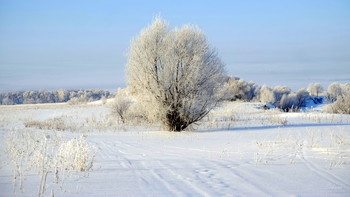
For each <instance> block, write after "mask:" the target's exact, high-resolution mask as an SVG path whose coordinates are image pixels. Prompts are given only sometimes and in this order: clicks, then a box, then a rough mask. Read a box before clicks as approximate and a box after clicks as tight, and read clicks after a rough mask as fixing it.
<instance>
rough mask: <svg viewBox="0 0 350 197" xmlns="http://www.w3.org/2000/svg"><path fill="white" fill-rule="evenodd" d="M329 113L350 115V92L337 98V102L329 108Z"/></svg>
mask: <svg viewBox="0 0 350 197" xmlns="http://www.w3.org/2000/svg"><path fill="white" fill-rule="evenodd" d="M327 111H328V112H331V113H338V114H350V91H348V92H345V93H344V94H343V95H340V96H338V97H337V100H336V101H335V102H334V103H332V104H330V105H329V106H328V108H327Z"/></svg>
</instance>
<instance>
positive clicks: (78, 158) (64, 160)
mask: <svg viewBox="0 0 350 197" xmlns="http://www.w3.org/2000/svg"><path fill="white" fill-rule="evenodd" d="M95 151H96V148H95V147H94V146H91V145H89V144H88V143H87V141H86V139H85V138H83V137H82V136H81V137H79V138H74V139H71V140H69V141H67V142H64V143H62V144H61V145H60V146H59V148H58V151H57V154H56V161H57V163H58V167H59V168H62V170H63V171H64V170H67V171H78V172H79V171H80V172H85V171H88V170H90V169H91V168H92V165H93V161H94V157H95Z"/></svg>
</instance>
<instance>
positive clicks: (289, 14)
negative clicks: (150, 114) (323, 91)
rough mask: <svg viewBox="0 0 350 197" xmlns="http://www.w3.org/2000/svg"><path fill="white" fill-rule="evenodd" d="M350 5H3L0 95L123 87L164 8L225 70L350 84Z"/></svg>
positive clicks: (260, 77)
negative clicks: (135, 51)
mask: <svg viewBox="0 0 350 197" xmlns="http://www.w3.org/2000/svg"><path fill="white" fill-rule="evenodd" d="M349 10H350V2H349V1H345V0H344V1H342V0H335V1H317V3H315V1H311V0H306V1H302V0H297V1H290V2H280V1H263V2H262V1H249V3H248V2H243V1H231V2H225V1H215V2H211V1H192V2H187V1H176V2H163V1H148V2H147V3H140V2H138V1H102V2H98V3H96V2H94V1H74V2H71V1H57V2H56V1H55V2H48V1H30V2H29V1H28V2H27V1H7V2H5V1H1V2H0V19H1V20H0V91H11V90H37V89H60V88H63V89H88V88H100V89H109V90H112V89H117V88H118V87H125V86H126V84H125V76H124V75H125V73H124V67H125V64H126V56H125V54H126V52H127V50H128V47H129V43H130V40H131V39H132V38H133V37H134V36H136V35H137V34H138V33H139V32H140V31H141V29H142V28H144V27H146V26H147V25H148V24H149V23H150V22H151V21H152V18H153V17H154V16H155V15H156V14H160V15H161V16H162V17H163V18H164V19H165V20H167V21H168V22H169V23H170V26H172V27H178V26H181V25H183V24H194V25H197V26H198V27H199V28H200V29H202V30H203V32H204V33H205V34H206V35H207V38H208V40H209V42H210V43H211V44H212V46H213V47H214V48H216V49H217V50H218V52H219V56H220V57H221V58H222V60H223V62H224V63H225V64H226V70H227V71H228V74H229V75H234V76H238V77H241V78H242V79H244V80H246V81H254V82H256V83H257V84H258V85H268V86H271V87H273V86H276V85H286V86H289V87H291V88H292V89H294V90H296V89H299V88H302V87H307V85H308V84H309V83H311V82H320V83H321V84H322V85H323V86H324V87H325V88H326V86H327V85H328V84H330V83H331V82H342V83H344V82H350V12H348V11H349Z"/></svg>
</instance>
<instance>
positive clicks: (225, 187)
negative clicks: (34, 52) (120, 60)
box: [0, 102, 350, 196]
mask: <svg viewBox="0 0 350 197" xmlns="http://www.w3.org/2000/svg"><path fill="white" fill-rule="evenodd" d="M260 106H261V103H241V102H234V103H231V102H228V103H224V104H223V105H221V106H219V107H218V108H217V109H215V110H214V111H212V112H211V113H210V114H209V115H208V117H206V118H204V119H203V120H202V121H201V122H199V123H198V124H197V125H194V126H193V127H192V128H191V129H189V130H188V131H184V132H181V133H177V132H167V131H159V128H157V127H139V126H131V125H119V124H118V122H117V121H116V119H114V118H116V117H111V116H110V114H109V113H110V110H109V109H108V107H107V106H106V105H103V104H102V102H101V103H99V102H95V103H93V104H85V105H73V106H72V105H67V104H45V105H18V106H0V140H1V144H0V153H1V154H0V196H14V195H16V196H38V191H39V194H40V193H41V194H40V195H44V196H49V195H50V193H51V192H53V193H54V195H55V196H348V195H349V194H350V116H349V115H342V114H328V113H324V112H323V110H322V109H312V110H305V112H293V113H283V112H281V111H279V110H278V109H272V110H263V109H261V107H260ZM35 147H36V148H35ZM44 147H46V148H45V149H43V148H44ZM43 150H45V152H43ZM78 150H79V151H78ZM11 151H12V152H11ZM16 151H17V152H16ZM39 153H40V154H39ZM43 153H46V154H43ZM58 158H61V159H58ZM34 161H35V162H34ZM43 162H44V163H43ZM34 164H35V165H34ZM43 164H45V165H43ZM56 170H57V171H56ZM56 172H57V173H56ZM73 172H74V173H73ZM68 175H69V176H68ZM14 178H16V179H14ZM14 180H16V184H17V185H14V183H13V181H14ZM56 183H59V184H56ZM14 192H15V193H14Z"/></svg>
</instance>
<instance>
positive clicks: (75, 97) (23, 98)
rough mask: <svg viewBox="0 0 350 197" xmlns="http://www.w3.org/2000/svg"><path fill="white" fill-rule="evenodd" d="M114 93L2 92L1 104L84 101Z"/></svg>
mask: <svg viewBox="0 0 350 197" xmlns="http://www.w3.org/2000/svg"><path fill="white" fill-rule="evenodd" d="M112 96H113V95H112V94H111V93H110V92H109V91H107V90H100V89H95V90H53V91H46V90H34V91H12V92H0V104H1V105H16V104H37V103H61V102H72V103H83V102H89V101H95V100H100V99H103V98H110V97H112Z"/></svg>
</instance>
